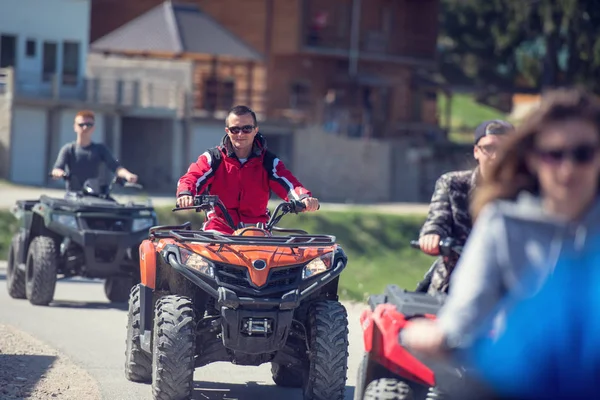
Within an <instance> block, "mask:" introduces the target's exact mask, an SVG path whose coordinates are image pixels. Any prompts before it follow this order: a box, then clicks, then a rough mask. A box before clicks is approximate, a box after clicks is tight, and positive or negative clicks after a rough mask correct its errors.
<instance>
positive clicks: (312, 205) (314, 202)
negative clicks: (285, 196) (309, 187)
mask: <svg viewBox="0 0 600 400" xmlns="http://www.w3.org/2000/svg"><path fill="white" fill-rule="evenodd" d="M302 204H304V205H305V206H306V209H305V210H304V211H317V210H318V209H319V200H318V199H316V198H314V197H307V198H305V199H302Z"/></svg>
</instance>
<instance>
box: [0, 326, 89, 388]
mask: <svg viewBox="0 0 600 400" xmlns="http://www.w3.org/2000/svg"><path fill="white" fill-rule="evenodd" d="M0 398H1V399H3V400H13V399H35V400H37V399H40V400H46V399H58V400H81V399H85V400H99V399H100V390H99V389H98V386H97V384H96V382H95V381H94V380H93V379H92V377H91V376H90V375H89V374H88V373H87V372H85V371H84V370H82V369H81V368H79V367H78V366H76V365H75V364H73V362H72V361H71V360H69V359H68V358H66V357H65V356H63V355H59V354H58V352H57V351H56V350H54V349H52V348H50V347H48V346H47V345H45V344H43V343H41V342H40V341H38V340H37V339H35V338H33V337H31V336H29V335H28V334H26V333H24V332H22V331H19V330H17V329H15V328H14V327H12V326H8V325H0Z"/></svg>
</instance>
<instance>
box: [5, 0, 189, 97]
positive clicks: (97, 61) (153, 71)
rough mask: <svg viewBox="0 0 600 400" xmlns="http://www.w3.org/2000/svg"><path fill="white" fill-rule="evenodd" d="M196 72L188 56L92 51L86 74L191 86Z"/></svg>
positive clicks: (187, 87) (97, 76)
mask: <svg viewBox="0 0 600 400" xmlns="http://www.w3.org/2000/svg"><path fill="white" fill-rule="evenodd" d="M0 1H1V0H0ZM193 74H194V65H193V63H192V62H191V61H186V60H161V59H153V58H135V57H125V56H119V55H109V56H104V55H103V54H97V53H90V54H89V55H88V59H87V75H88V76H89V77H96V78H100V77H103V78H107V79H123V80H125V81H134V80H139V81H141V82H153V83H160V82H163V83H164V84H173V85H179V86H181V87H185V88H186V89H191V88H192V83H193Z"/></svg>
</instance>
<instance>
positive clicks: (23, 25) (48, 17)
mask: <svg viewBox="0 0 600 400" xmlns="http://www.w3.org/2000/svg"><path fill="white" fill-rule="evenodd" d="M0 10H2V11H0V34H8V35H16V36H17V81H18V82H19V83H20V84H27V85H28V86H30V87H35V86H36V85H40V84H41V73H42V60H43V42H44V41H54V42H56V43H57V44H58V48H57V59H58V62H57V64H58V65H57V71H58V72H59V73H60V72H61V71H62V42H63V41H65V40H67V41H75V42H79V43H80V47H79V52H80V61H79V71H80V75H81V76H83V75H84V74H85V65H86V59H87V52H88V43H89V30H90V0H43V1H40V0H18V1H17V0H0ZM27 39H34V40H35V41H36V53H35V56H34V57H31V58H28V57H27V56H26V53H25V43H26V41H27ZM45 86H48V85H47V84H46V85H45Z"/></svg>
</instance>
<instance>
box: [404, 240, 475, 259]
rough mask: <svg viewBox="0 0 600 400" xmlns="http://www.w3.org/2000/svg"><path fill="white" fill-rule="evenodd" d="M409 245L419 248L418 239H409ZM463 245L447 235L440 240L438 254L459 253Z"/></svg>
mask: <svg viewBox="0 0 600 400" xmlns="http://www.w3.org/2000/svg"><path fill="white" fill-rule="evenodd" d="M410 247H412V248H414V249H419V250H421V245H420V244H419V241H418V240H411V241H410ZM462 248H463V246H461V245H459V244H458V241H457V240H456V239H454V238H451V237H447V238H444V239H441V240H440V244H439V249H440V255H442V256H445V257H447V256H450V255H452V253H455V254H458V255H460V254H461V253H462Z"/></svg>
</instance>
